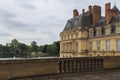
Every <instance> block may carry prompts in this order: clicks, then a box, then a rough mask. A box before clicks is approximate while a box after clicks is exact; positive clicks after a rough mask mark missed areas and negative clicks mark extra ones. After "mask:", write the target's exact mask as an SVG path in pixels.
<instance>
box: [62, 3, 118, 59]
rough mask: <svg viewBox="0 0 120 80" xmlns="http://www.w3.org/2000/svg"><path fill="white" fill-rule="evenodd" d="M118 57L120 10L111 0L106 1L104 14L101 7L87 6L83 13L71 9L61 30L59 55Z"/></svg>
mask: <svg viewBox="0 0 120 80" xmlns="http://www.w3.org/2000/svg"><path fill="white" fill-rule="evenodd" d="M118 55H119V56H120V11H119V9H118V8H117V7H116V5H114V7H113V8H112V9H111V3H107V4H105V17H103V16H101V7H100V6H98V5H94V6H89V7H88V11H85V10H84V9H83V10H82V14H80V15H79V12H78V11H77V10H76V9H74V10H73V18H71V19H69V20H68V21H67V24H66V26H65V28H64V30H63V31H62V32H61V33H60V57H83V56H118Z"/></svg>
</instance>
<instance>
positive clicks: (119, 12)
mask: <svg viewBox="0 0 120 80" xmlns="http://www.w3.org/2000/svg"><path fill="white" fill-rule="evenodd" d="M112 10H115V11H116V12H117V13H118V14H120V11H119V9H118V8H117V7H116V5H114V7H113V8H112Z"/></svg>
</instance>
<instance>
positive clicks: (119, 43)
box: [117, 40, 120, 51]
mask: <svg viewBox="0 0 120 80" xmlns="http://www.w3.org/2000/svg"><path fill="white" fill-rule="evenodd" d="M117 51H120V40H117Z"/></svg>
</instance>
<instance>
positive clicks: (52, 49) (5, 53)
mask: <svg viewBox="0 0 120 80" xmlns="http://www.w3.org/2000/svg"><path fill="white" fill-rule="evenodd" d="M59 51H60V43H59V41H56V42H53V43H52V44H45V45H40V46H38V45H37V42H35V41H32V42H31V44H30V45H27V44H25V43H21V42H19V41H18V40H17V39H13V40H11V42H10V43H6V45H2V44H0V57H41V54H42V55H44V57H45V56H59Z"/></svg>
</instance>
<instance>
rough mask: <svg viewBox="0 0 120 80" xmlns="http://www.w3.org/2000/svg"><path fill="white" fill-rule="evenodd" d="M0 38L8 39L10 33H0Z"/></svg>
mask: <svg viewBox="0 0 120 80" xmlns="http://www.w3.org/2000/svg"><path fill="white" fill-rule="evenodd" d="M0 36H4V37H8V36H11V34H10V33H7V32H2V31H0Z"/></svg>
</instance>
